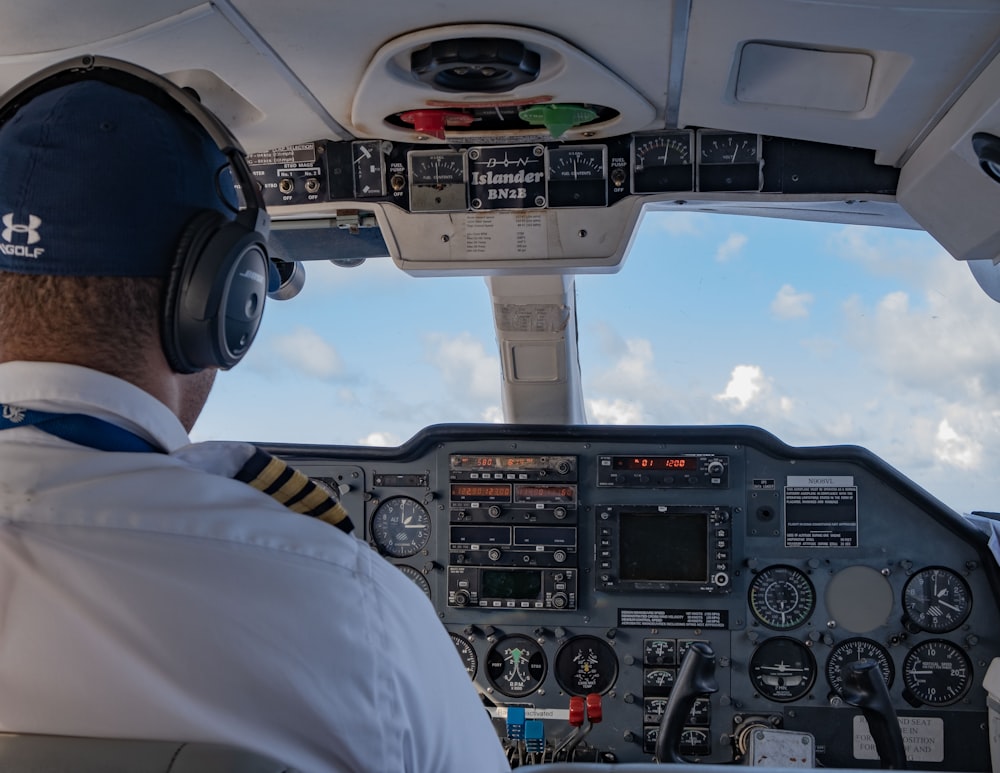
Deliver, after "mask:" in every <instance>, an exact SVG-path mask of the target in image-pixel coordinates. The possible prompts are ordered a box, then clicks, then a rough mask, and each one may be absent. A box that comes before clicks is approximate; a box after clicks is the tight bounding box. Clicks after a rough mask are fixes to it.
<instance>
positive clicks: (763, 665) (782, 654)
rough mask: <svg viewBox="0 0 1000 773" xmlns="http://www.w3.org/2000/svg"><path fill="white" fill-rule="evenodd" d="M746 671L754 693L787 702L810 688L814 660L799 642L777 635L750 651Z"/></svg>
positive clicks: (814, 676)
mask: <svg viewBox="0 0 1000 773" xmlns="http://www.w3.org/2000/svg"><path fill="white" fill-rule="evenodd" d="M749 671H750V680H751V681H752V682H753V686H754V688H755V689H756V690H757V692H759V693H760V694H761V695H763V696H764V697H765V698H767V699H769V700H772V701H777V702H778V703H788V702H790V701H797V700H798V699H799V698H802V697H803V696H805V695H806V694H807V693H808V692H809V690H810V689H811V688H812V686H813V682H814V681H815V680H816V660H815V659H814V658H813V656H812V653H811V652H810V651H809V649H808V647H806V645H804V644H803V643H802V642H800V641H797V640H795V639H789V638H787V637H784V636H779V637H776V638H774V639H768V640H767V641H765V642H764V643H763V644H761V645H760V646H759V647H758V648H757V649H756V650H754V653H753V655H752V656H751V657H750V669H749Z"/></svg>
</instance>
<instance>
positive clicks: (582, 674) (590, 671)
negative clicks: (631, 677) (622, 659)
mask: <svg viewBox="0 0 1000 773" xmlns="http://www.w3.org/2000/svg"><path fill="white" fill-rule="evenodd" d="M555 675H556V681H557V682H558V683H559V686H560V687H562V688H563V690H565V691H566V692H567V693H569V694H570V695H581V696H582V695H589V694H590V693H592V692H596V693H600V694H601V695H603V694H604V693H606V692H607V691H608V690H610V689H611V686H612V685H613V684H614V683H615V680H616V679H617V678H618V657H617V656H616V655H615V652H614V650H613V649H611V645H609V644H608V643H607V642H606V641H604V640H603V639H598V638H597V637H596V636H576V637H574V638H572V639H570V640H569V641H568V642H566V643H565V644H564V645H563V646H562V648H560V650H559V652H557V653H556V664H555Z"/></svg>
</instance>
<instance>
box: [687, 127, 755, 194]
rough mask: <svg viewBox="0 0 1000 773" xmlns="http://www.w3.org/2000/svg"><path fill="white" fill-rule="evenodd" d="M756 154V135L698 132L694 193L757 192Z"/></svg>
mask: <svg viewBox="0 0 1000 773" xmlns="http://www.w3.org/2000/svg"><path fill="white" fill-rule="evenodd" d="M760 154H761V138H760V135H757V134H742V133H737V132H719V131H710V130H705V131H700V132H698V189H699V190H702V191H757V190H760V187H761V174H760V169H761V167H760Z"/></svg>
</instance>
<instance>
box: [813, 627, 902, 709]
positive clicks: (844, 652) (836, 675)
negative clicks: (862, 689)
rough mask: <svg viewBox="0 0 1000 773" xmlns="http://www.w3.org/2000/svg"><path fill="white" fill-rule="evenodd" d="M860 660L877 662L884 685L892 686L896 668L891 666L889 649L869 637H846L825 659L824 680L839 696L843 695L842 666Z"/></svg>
mask: <svg viewBox="0 0 1000 773" xmlns="http://www.w3.org/2000/svg"><path fill="white" fill-rule="evenodd" d="M862 660H874V661H875V662H876V663H877V664H878V668H879V671H881V672H882V679H883V680H884V681H885V686H886V687H892V681H893V678H894V677H895V676H896V669H895V668H893V665H892V658H891V657H890V656H889V651H888V650H887V649H886V648H885V647H883V646H882V645H881V644H879V643H878V642H875V641H872V640H871V639H865V638H863V637H858V638H855V639H846V640H844V641H842V642H840V644H837V645H836V646H835V647H834V648H833V649H832V650H831V651H830V656H829V657H828V658H827V659H826V681H828V682H829V683H830V687H832V688H833V691H834V692H836V693H837V694H838V695H840V696H841V697H843V695H844V692H843V686H844V668H845V667H846V666H848V665H850V664H851V663H859V662H861V661H862Z"/></svg>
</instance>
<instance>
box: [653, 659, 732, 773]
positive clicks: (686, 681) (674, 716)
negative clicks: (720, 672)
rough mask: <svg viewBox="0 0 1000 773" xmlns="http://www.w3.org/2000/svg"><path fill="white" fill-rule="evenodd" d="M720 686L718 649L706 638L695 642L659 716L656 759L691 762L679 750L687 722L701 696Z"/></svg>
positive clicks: (716, 690) (682, 664) (682, 762)
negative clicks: (717, 660)
mask: <svg viewBox="0 0 1000 773" xmlns="http://www.w3.org/2000/svg"><path fill="white" fill-rule="evenodd" d="M718 690H719V683H718V681H716V679H715V650H713V649H712V647H711V645H709V644H708V643H707V642H702V641H696V642H692V643H691V646H690V648H689V649H688V651H687V654H686V655H685V656H684V661H683V662H682V663H681V667H680V669H679V670H678V673H677V681H675V682H674V687H673V689H672V690H671V691H670V700H669V701H668V702H667V709H666V711H664V712H663V718H662V719H661V720H660V733H659V735H658V736H657V738H656V760H657V762H671V763H679V764H683V765H687V764H690V760H688V759H685V758H684V757H683V756H682V755H681V751H680V748H681V735H682V733H683V730H684V723H685V722H686V721H687V718H688V714H690V713H691V709H692V708H694V703H695V701H696V700H698V698H704V697H708V696H709V695H711V694H712V693H714V692H718Z"/></svg>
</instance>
